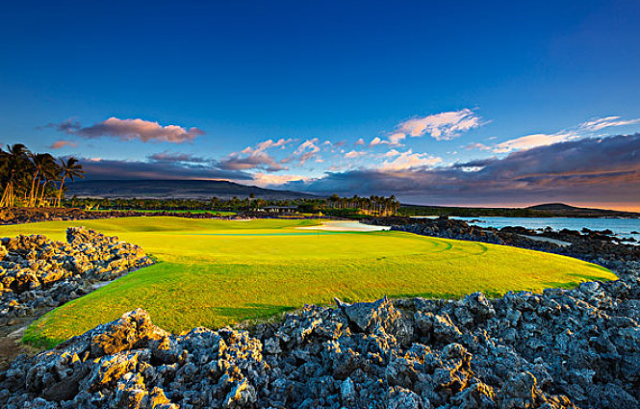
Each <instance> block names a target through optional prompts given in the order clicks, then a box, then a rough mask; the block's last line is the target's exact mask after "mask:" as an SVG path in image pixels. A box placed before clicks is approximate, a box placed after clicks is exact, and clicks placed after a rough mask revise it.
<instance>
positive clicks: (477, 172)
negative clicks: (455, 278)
mask: <svg viewBox="0 0 640 409" xmlns="http://www.w3.org/2000/svg"><path fill="white" fill-rule="evenodd" d="M449 3H451V2H428V1H416V2H411V1H403V2H391V1H389V2H376V1H366V2H365V1H362V2H345V1H341V2H332V1H322V2H320V1H303V2H301V1H296V2H287V1H280V2H264V1H260V2H258V1H256V2H249V1H236V2H230V1H225V2H215V1H214V2H202V3H195V2H190V3H188V4H179V3H177V2H153V3H151V2H149V3H144V2H119V1H112V2H108V3H97V2H64V1H63V2H55V3H50V2H46V3H45V2H31V3H28V4H26V3H24V4H23V3H21V2H13V4H7V5H4V6H3V13H2V15H0V56H1V57H0V59H1V60H2V63H1V64H0V143H3V144H12V143H16V142H23V143H26V144H27V145H28V146H29V147H30V148H31V149H32V150H35V151H51V150H53V151H55V154H56V155H59V156H64V155H76V156H78V157H80V158H82V159H83V161H84V163H85V167H86V168H87V170H88V171H89V172H88V177H89V178H94V179H98V178H102V179H105V178H160V177H162V178H218V179H231V180H235V181H239V182H240V183H247V184H258V185H261V186H271V187H285V188H295V189H299V190H305V191H310V192H316V193H321V194H325V193H328V192H333V191H336V192H339V193H342V194H353V193H357V194H366V195H368V194H390V193H395V194H396V195H397V196H398V197H400V198H401V199H403V200H404V201H408V202H413V203H432V204H483V205H497V204H505V205H510V204H513V205H521V204H532V203H538V202H544V201H549V200H559V201H565V202H571V203H574V204H598V205H605V206H608V207H619V208H623V207H634V206H635V205H637V203H640V193H637V191H639V190H640V189H638V187H639V186H638V184H637V183H638V182H637V180H638V177H639V176H638V175H640V173H639V171H638V169H640V158H637V157H636V156H640V152H639V151H640V147H639V144H640V141H637V140H636V139H629V138H633V137H631V136H630V137H629V138H627V139H625V140H624V141H619V140H616V139H614V138H612V136H614V135H618V134H622V135H633V134H634V133H636V132H638V131H640V121H639V120H638V119H639V118H640V101H639V99H638V90H639V89H640V75H638V72H640V25H638V24H637V22H638V21H640V3H638V2H637V1H560V2H558V1H529V2H527V1H524V2H511V1H510V2H471V1H469V2H465V1H459V2H455V3H454V4H449ZM376 138H378V139H376ZM593 138H598V140H601V141H602V143H599V144H593V143H591V142H592V139H593ZM360 140H361V142H359V141H360ZM269 141H271V142H269ZM372 142H373V143H372ZM572 144H573V145H572ZM614 144H615V146H613V145H614ZM583 146H590V147H591V148H590V149H592V150H591V151H589V154H591V155H592V160H597V162H598V163H594V164H592V166H591V168H590V169H589V171H588V172H586V171H584V170H582V171H580V172H582V173H580V175H579V177H580V179H577V177H578V176H576V172H578V170H577V169H575V168H571V169H559V170H556V171H554V172H555V173H549V172H550V171H549V172H547V171H546V170H545V169H553V166H552V164H551V163H546V162H545V161H550V160H553V161H555V162H562V163H565V162H566V163H576V164H577V163H580V160H575V161H573V160H568V159H567V158H568V155H572V154H573V153H575V152H578V151H580V149H581V148H582V147H583ZM621 146H624V147H625V149H626V150H625V151H622V150H620V147H621ZM54 147H55V148H57V149H53V148H54ZM572 147H573V148H572ZM567 148H571V149H567ZM614 151H615V152H619V153H620V154H621V155H623V154H624V155H628V154H629V152H631V153H634V152H639V153H638V154H637V155H631V157H625V158H626V159H625V158H621V157H620V158H618V157H611V154H612V152H614ZM559 152H561V153H562V155H564V156H562V157H558V156H557V155H559ZM533 154H538V155H540V158H539V159H535V160H536V161H541V162H540V163H539V165H540V166H539V167H536V169H537V170H536V172H537V173H536V174H535V175H534V174H528V173H527V174H519V173H518V174H516V173H513V172H510V173H509V172H507V173H498V174H495V173H494V169H496V168H500V169H506V168H510V169H511V168H517V169H521V168H524V167H523V166H522V164H521V162H518V161H521V160H523V157H525V156H527V158H528V159H527V160H532V159H531V158H532V155H533ZM598 154H599V155H600V156H598ZM594 155H595V156H594ZM583 157H586V156H583ZM487 161H491V163H490V164H489V162H487ZM605 161H606V162H613V163H614V164H616V163H617V164H620V166H622V167H621V168H619V169H618V168H616V169H612V168H610V165H609V164H607V165H606V166H605V167H606V168H607V170H606V171H604V170H603V171H602V172H601V173H599V174H598V175H599V176H600V177H599V178H598V177H595V176H594V173H593V172H594V171H598V169H599V167H600V164H601V163H603V162H605ZM511 163H513V165H510V166H511V167H509V166H506V165H508V164H511ZM536 163H538V162H536ZM498 165H499V166H498ZM546 165H549V166H546ZM503 172H506V171H503ZM540 172H542V173H543V174H544V175H546V176H545V178H544V180H540V179H539V178H540V174H541V173H540ZM545 172H547V173H545ZM620 172H623V173H620ZM488 174H491V177H489V176H487V175H488ZM613 174H615V175H616V178H615V179H612V175H613ZM532 177H535V178H536V179H535V180H536V182H535V183H534V182H532V180H533V179H532ZM487 178H489V179H487ZM469 180H471V182H469ZM496 181H503V182H504V183H499V184H496ZM560 181H562V182H560ZM612 184H613V186H615V187H617V192H618V193H612V192H609V191H608V190H607V189H611V186H612ZM470 186H474V188H471V187H470ZM478 186H481V187H480V188H479V187H478ZM550 186H551V187H550ZM629 190H631V193H629V192H628V191H629ZM622 191H624V192H622ZM605 192H607V193H606V194H605ZM621 192H622V193H621ZM634 192H636V193H634Z"/></svg>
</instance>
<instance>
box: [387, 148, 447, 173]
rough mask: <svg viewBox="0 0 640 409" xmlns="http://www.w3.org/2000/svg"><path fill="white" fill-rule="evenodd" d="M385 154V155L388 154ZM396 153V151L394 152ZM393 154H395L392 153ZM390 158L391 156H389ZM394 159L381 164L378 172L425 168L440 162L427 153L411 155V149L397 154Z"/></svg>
mask: <svg viewBox="0 0 640 409" xmlns="http://www.w3.org/2000/svg"><path fill="white" fill-rule="evenodd" d="M389 152H393V151H389ZM389 152H387V154H388V153H389ZM396 152H397V151H396ZM393 153H394V154H395V152H393ZM390 156H392V155H390ZM396 156H397V157H396V159H394V160H393V161H389V160H386V161H384V162H383V164H382V167H380V170H383V171H399V170H407V169H412V168H425V167H431V166H434V165H436V164H438V163H440V162H442V159H441V158H438V157H435V156H431V155H429V154H427V153H413V151H412V150H411V149H409V150H408V151H406V152H402V153H400V152H398V154H397V155H396Z"/></svg>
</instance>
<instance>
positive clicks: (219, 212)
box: [89, 209, 236, 217]
mask: <svg viewBox="0 0 640 409" xmlns="http://www.w3.org/2000/svg"><path fill="white" fill-rule="evenodd" d="M89 211H90V212H135V213H162V212H167V213H191V214H205V213H206V214H211V215H213V216H220V217H226V216H235V215H236V212H227V211H223V210H166V209H131V210H119V209H92V210H89Z"/></svg>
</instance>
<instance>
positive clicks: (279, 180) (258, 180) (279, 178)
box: [253, 172, 311, 187]
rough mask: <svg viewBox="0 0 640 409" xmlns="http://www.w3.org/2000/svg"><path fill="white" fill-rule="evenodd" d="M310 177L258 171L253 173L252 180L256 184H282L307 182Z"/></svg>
mask: <svg viewBox="0 0 640 409" xmlns="http://www.w3.org/2000/svg"><path fill="white" fill-rule="evenodd" d="M309 180H311V178H309V177H307V176H300V175H273V174H269V173H262V172H258V173H255V174H254V175H253V181H254V183H255V184H256V185H258V186H262V187H264V186H274V185H284V184H285V183H288V182H296V181H304V182H307V181H309Z"/></svg>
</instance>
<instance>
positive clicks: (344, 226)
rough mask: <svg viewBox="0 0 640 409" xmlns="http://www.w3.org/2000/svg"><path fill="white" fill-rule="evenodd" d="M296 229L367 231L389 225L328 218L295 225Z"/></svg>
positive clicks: (383, 228)
mask: <svg viewBox="0 0 640 409" xmlns="http://www.w3.org/2000/svg"><path fill="white" fill-rule="evenodd" d="M296 229H302V230H325V231H361V232H368V231H383V230H389V229H391V228H390V227H389V226H372V225H370V224H363V223H360V222H351V221H339V220H330V221H326V222H323V223H322V224H321V225H318V226H305V227H296Z"/></svg>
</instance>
